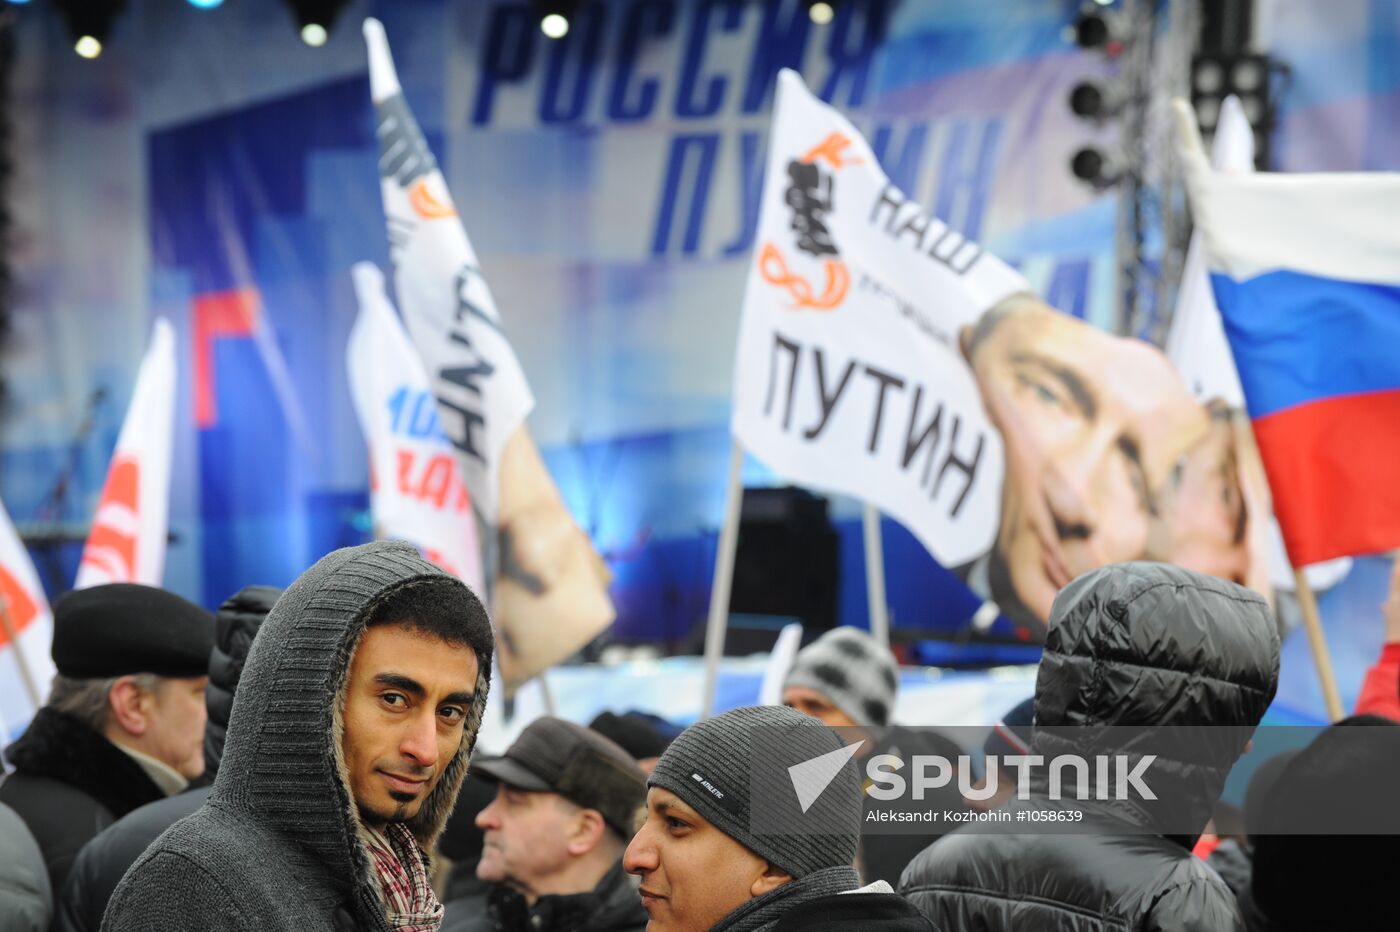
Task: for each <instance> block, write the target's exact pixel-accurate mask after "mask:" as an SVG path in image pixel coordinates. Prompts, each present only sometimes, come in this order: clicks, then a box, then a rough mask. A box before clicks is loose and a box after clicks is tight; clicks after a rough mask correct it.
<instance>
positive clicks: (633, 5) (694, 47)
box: [471, 0, 889, 126]
mask: <svg viewBox="0 0 1400 932" xmlns="http://www.w3.org/2000/svg"><path fill="white" fill-rule="evenodd" d="M688 6H689V10H688V15H687V12H686V11H684V10H682V8H681V4H678V3H675V2H672V0H630V2H627V3H604V2H597V0H595V2H592V3H589V4H586V5H584V6H583V7H582V8H581V9H580V10H579V13H578V15H577V16H576V17H575V19H574V22H573V28H571V29H570V30H569V32H568V34H567V35H565V36H564V37H563V38H561V39H555V40H548V39H544V38H543V37H542V36H541V35H540V32H539V30H538V28H536V22H535V15H536V14H535V11H534V10H533V9H532V8H531V7H530V6H528V5H525V4H522V3H519V2H512V3H501V4H497V5H495V6H493V7H492V8H491V11H490V13H489V14H488V17H487V23H486V28H485V30H484V40H483V43H482V47H481V58H480V61H481V76H480V83H479V85H478V87H477V91H476V99H475V103H474V104H473V106H472V112H471V123H472V125H474V126H486V125H489V124H490V123H491V121H492V120H493V118H494V117H495V115H496V98H497V95H498V93H499V92H500V91H501V90H502V88H504V87H506V86H508V85H514V86H520V87H524V86H527V85H528V84H529V82H531V81H532V80H533V79H534V78H535V77H536V75H535V74H534V72H535V71H536V70H540V71H542V75H540V76H539V78H540V84H539V88H538V93H539V97H538V100H537V101H536V113H537V116H538V118H539V120H540V123H541V124H543V125H546V126H550V125H557V124H572V123H577V122H580V121H583V120H586V119H589V118H590V116H595V117H596V115H601V118H602V119H605V120H607V121H610V122H615V123H637V122H640V121H643V120H648V119H651V118H654V117H655V116H657V115H658V113H659V112H660V110H661V107H660V100H661V98H662V96H663V94H665V93H667V92H668V91H669V90H670V88H669V87H668V86H667V79H668V78H670V79H673V81H674V94H673V95H672V101H673V102H672V114H673V115H674V116H675V117H676V118H677V119H681V120H704V119H709V118H711V117H714V116H717V115H718V114H720V113H721V112H722V111H724V110H725V109H726V107H729V108H733V109H734V111H735V112H737V113H739V114H742V115H745V116H752V115H755V114H761V113H763V112H765V111H766V110H767V109H768V107H769V105H770V104H771V102H772V99H773V88H774V86H775V81H776V78H777V75H778V71H779V69H782V68H792V69H794V70H797V71H804V72H805V73H806V74H807V76H808V79H809V80H810V82H811V85H812V88H813V89H814V90H815V91H816V92H817V93H818V96H820V97H821V99H823V100H825V101H827V102H828V103H835V104H838V105H840V106H843V107H852V108H858V107H861V106H862V105H863V104H864V103H865V97H866V91H867V88H868V86H869V83H870V69H871V64H872V61H873V58H874V54H875V52H876V50H877V49H878V48H879V46H880V43H881V41H882V40H883V39H884V37H885V34H886V31H887V25H888V19H889V11H888V6H889V4H888V0H870V2H868V3H847V4H843V5H841V7H840V9H839V11H838V13H837V16H836V19H835V21H834V22H833V23H832V24H831V26H830V27H829V29H828V31H827V32H828V34H827V38H826V41H825V44H824V45H823V46H822V47H821V48H822V55H821V56H816V57H817V59H818V60H817V61H815V62H814V63H813V66H812V67H809V68H805V69H804V63H806V59H807V56H808V51H809V48H808V47H809V44H810V43H809V40H810V39H811V38H812V36H813V35H814V33H813V30H812V23H811V19H810V18H809V16H808V15H807V7H806V4H805V2H804V0H763V2H761V3H748V2H745V0H698V2H695V3H693V4H689V5H688ZM682 19H684V22H681V20H682ZM719 36H726V37H735V38H738V39H739V40H740V41H746V45H747V48H746V50H745V51H743V52H739V51H738V50H737V49H736V48H735V47H734V45H733V43H732V42H730V43H728V45H729V47H728V48H727V49H726V50H725V52H726V54H724V55H718V54H711V51H712V50H711V44H712V43H711V40H712V39H716V38H717V37H719ZM541 43H543V54H542V55H541V56H538V57H537V56H536V54H535V52H536V49H537V47H539V46H540V44H541ZM610 43H615V45H610ZM657 45H662V46H669V50H671V51H673V52H675V53H678V54H673V55H671V56H669V59H670V60H671V61H672V62H674V64H673V65H672V67H673V68H674V69H675V71H674V73H673V74H670V75H667V74H665V73H663V74H651V75H646V76H643V77H639V76H638V75H637V73H636V72H637V68H638V64H639V62H640V61H641V59H642V58H643V56H644V53H646V52H647V51H649V50H651V48H652V47H653V46H657ZM609 59H610V60H611V66H610V67H611V73H610V75H609V76H608V79H607V81H606V85H607V86H606V88H605V89H604V91H603V97H604V99H603V100H602V102H601V106H600V107H598V108H596V109H595V108H594V106H593V101H594V97H595V95H594V90H595V87H597V86H598V85H599V84H602V83H604V82H602V81H600V80H598V79H599V74H598V73H599V71H601V70H602V69H603V67H604V62H605V61H606V60H609ZM661 60H666V59H661ZM731 88H742V91H741V93H739V94H737V95H731V94H730V93H729V92H730V89H731Z"/></svg>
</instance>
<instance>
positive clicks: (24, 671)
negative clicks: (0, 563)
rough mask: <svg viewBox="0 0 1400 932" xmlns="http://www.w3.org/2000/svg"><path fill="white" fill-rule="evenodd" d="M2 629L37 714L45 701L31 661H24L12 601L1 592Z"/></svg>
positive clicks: (0, 624) (0, 615)
mask: <svg viewBox="0 0 1400 932" xmlns="http://www.w3.org/2000/svg"><path fill="white" fill-rule="evenodd" d="M0 627H3V628H4V630H5V639H6V640H7V641H9V642H10V648H11V650H13V651H14V654H15V666H17V667H19V677H20V679H22V680H24V691H25V692H27V693H29V701H30V702H31V703H33V705H34V710H35V711H36V712H37V711H38V710H39V709H40V708H41V707H42V706H43V705H44V700H43V698H42V697H41V696H40V695H39V686H38V684H37V683H35V682H34V672H33V671H32V670H30V669H29V661H28V660H26V659H24V648H23V647H21V646H20V643H19V632H18V631H16V630H15V620H14V619H13V618H12V617H10V600H9V597H8V596H6V595H5V594H4V593H3V592H0Z"/></svg>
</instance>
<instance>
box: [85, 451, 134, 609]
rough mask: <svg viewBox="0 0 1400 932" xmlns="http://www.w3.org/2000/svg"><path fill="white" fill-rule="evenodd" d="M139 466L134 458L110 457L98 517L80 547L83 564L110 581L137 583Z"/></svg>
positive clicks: (124, 456) (125, 456) (94, 519)
mask: <svg viewBox="0 0 1400 932" xmlns="http://www.w3.org/2000/svg"><path fill="white" fill-rule="evenodd" d="M140 490H141V466H140V463H138V462H137V460H136V457H134V456H131V455H130V454H121V455H118V456H114V457H113V458H112V467H111V469H110V470H109V471H108V473H107V484H106V485H105V486H103V488H102V500H101V501H100V502H98V504H97V517H95V518H93V519H92V532H91V533H89V534H88V539H87V546H86V547H84V548H83V560H82V562H83V563H84V564H87V565H89V566H92V567H95V568H96V569H98V570H100V571H102V572H103V573H105V574H106V575H107V576H108V578H109V579H110V580H111V581H112V582H135V581H136V544H137V540H138V538H139V536H140V533H139V532H140V527H141V507H140V505H141V501H140Z"/></svg>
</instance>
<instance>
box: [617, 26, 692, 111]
mask: <svg viewBox="0 0 1400 932" xmlns="http://www.w3.org/2000/svg"><path fill="white" fill-rule="evenodd" d="M675 12H676V6H675V4H674V3H668V2H666V0H643V2H641V3H638V4H637V5H636V7H635V8H634V9H633V10H632V12H631V15H629V16H628V17H627V24H626V26H624V27H623V30H622V42H621V44H620V45H619V46H618V50H617V65H616V67H615V68H614V69H613V80H612V94H611V95H610V96H609V97H608V119H610V120H614V121H616V122H618V123H635V122H637V121H639V120H645V119H646V118H647V117H649V116H651V114H652V111H653V110H655V109H656V98H657V97H658V96H660V93H661V91H660V85H661V82H660V81H659V80H657V79H656V78H646V79H645V80H643V81H641V82H640V83H639V84H638V85H637V94H636V101H635V103H631V102H629V101H628V97H629V92H630V90H631V88H630V85H631V83H632V78H633V75H634V73H635V71H636V69H637V56H638V54H639V53H640V52H641V48H642V42H643V40H644V39H645V38H647V37H650V36H664V35H667V34H669V33H670V31H671V24H672V22H673V21H674V20H675Z"/></svg>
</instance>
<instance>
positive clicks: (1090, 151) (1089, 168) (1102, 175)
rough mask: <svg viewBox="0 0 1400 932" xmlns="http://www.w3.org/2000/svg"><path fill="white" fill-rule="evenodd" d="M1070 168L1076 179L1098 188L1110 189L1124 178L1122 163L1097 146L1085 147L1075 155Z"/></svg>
mask: <svg viewBox="0 0 1400 932" xmlns="http://www.w3.org/2000/svg"><path fill="white" fill-rule="evenodd" d="M1069 168H1070V171H1072V172H1073V173H1074V177H1076V178H1078V179H1079V180H1080V181H1085V182H1088V183H1089V184H1091V185H1093V186H1094V187H1096V188H1110V187H1112V186H1113V185H1115V184H1117V183H1118V181H1119V179H1120V178H1122V177H1123V166H1122V164H1121V162H1120V161H1119V160H1118V159H1117V158H1116V157H1114V156H1113V155H1112V154H1110V153H1108V152H1105V151H1104V150H1102V149H1100V148H1098V147H1096V146H1085V147H1084V148H1083V149H1080V150H1079V151H1078V152H1076V153H1074V157H1073V158H1072V159H1070V163H1069Z"/></svg>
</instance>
